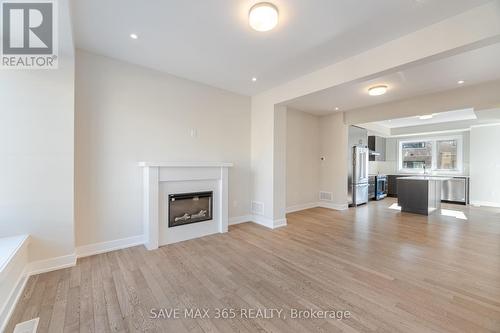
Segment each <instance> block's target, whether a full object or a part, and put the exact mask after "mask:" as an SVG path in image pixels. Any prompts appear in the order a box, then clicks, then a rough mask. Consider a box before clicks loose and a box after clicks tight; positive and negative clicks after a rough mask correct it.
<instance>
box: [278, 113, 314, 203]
mask: <svg viewBox="0 0 500 333" xmlns="http://www.w3.org/2000/svg"><path fill="white" fill-rule="evenodd" d="M319 119H320V118H319V117H317V116H314V115H311V114H309V113H306V112H302V111H298V110H293V109H288V112H287V131H286V132H287V135H286V137H287V140H286V207H287V209H290V208H293V207H297V206H299V207H300V206H304V205H307V204H311V203H317V202H318V191H319V178H320V176H319V170H320V166H319V158H320V135H319V123H320V122H319Z"/></svg>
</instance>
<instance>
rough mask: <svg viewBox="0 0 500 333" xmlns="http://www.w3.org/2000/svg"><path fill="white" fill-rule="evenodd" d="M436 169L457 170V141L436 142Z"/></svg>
mask: <svg viewBox="0 0 500 333" xmlns="http://www.w3.org/2000/svg"><path fill="white" fill-rule="evenodd" d="M437 168H438V169H439V170H456V169H457V140H440V141H437Z"/></svg>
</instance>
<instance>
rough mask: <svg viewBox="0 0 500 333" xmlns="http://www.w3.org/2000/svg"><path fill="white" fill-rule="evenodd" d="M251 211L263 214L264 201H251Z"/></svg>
mask: <svg viewBox="0 0 500 333" xmlns="http://www.w3.org/2000/svg"><path fill="white" fill-rule="evenodd" d="M252 213H253V214H259V215H264V203H262V202H259V201H252Z"/></svg>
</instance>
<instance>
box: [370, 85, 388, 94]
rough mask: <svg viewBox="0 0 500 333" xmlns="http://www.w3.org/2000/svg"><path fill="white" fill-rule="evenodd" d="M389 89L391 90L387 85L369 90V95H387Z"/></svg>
mask: <svg viewBox="0 0 500 333" xmlns="http://www.w3.org/2000/svg"><path fill="white" fill-rule="evenodd" d="M387 89H389V87H388V86H386V85H379V86H374V87H371V88H369V89H368V95H370V96H380V95H383V94H385V93H386V92H387Z"/></svg>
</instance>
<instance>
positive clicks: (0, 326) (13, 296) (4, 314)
mask: <svg viewBox="0 0 500 333" xmlns="http://www.w3.org/2000/svg"><path fill="white" fill-rule="evenodd" d="M26 268H27V266H26V267H25V268H24V270H23V272H22V273H21V275H20V276H19V278H18V279H17V282H16V285H15V286H14V288H13V289H12V291H11V292H10V294H9V296H8V297H7V302H5V304H4V307H3V309H2V311H1V312H0V320H1V321H0V332H4V330H5V327H6V326H7V323H8V322H9V320H10V317H11V316H12V313H13V312H14V309H15V308H16V305H17V302H19V298H21V295H22V294H23V291H24V287H26V282H28V278H29V277H30V275H29V274H27V273H26Z"/></svg>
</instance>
